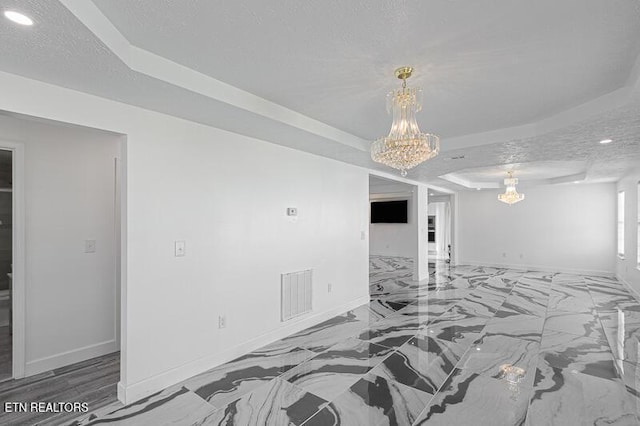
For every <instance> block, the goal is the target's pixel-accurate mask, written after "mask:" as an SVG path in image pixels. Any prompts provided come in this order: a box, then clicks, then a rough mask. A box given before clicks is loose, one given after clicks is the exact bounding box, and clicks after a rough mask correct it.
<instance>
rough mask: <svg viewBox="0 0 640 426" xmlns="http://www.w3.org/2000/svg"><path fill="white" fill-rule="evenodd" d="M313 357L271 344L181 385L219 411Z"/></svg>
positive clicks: (276, 343) (307, 352) (310, 354)
mask: <svg viewBox="0 0 640 426" xmlns="http://www.w3.org/2000/svg"><path fill="white" fill-rule="evenodd" d="M315 355H316V354H315V353H313V352H310V351H308V350H305V349H301V348H287V347H285V348H282V347H280V344H279V342H275V343H274V344H272V345H269V346H266V347H264V348H261V349H258V350H257V351H254V352H252V353H250V354H247V355H244V356H242V357H240V358H237V359H235V360H233V361H230V362H228V363H226V364H223V365H221V366H219V367H216V368H214V369H212V370H209V371H206V372H204V373H202V374H199V375H197V376H195V377H192V378H191V379H188V380H186V381H184V382H183V383H182V385H183V386H185V387H186V388H187V389H190V390H192V391H193V392H195V393H196V394H197V395H198V396H200V397H201V398H203V399H204V400H206V401H208V402H209V403H210V404H211V405H213V406H214V407H218V408H219V407H222V406H224V405H226V404H227V403H229V402H230V401H232V400H234V399H237V398H238V397H240V396H242V395H244V394H245V393H247V392H249V391H251V390H253V389H255V388H257V387H259V386H261V385H263V384H264V383H266V382H269V381H271V380H272V379H274V378H276V377H278V376H279V375H281V374H282V373H284V372H285V371H288V370H290V369H291V368H293V367H294V366H297V365H299V364H301V363H302V362H304V361H305V360H307V359H309V358H311V357H313V356H315Z"/></svg>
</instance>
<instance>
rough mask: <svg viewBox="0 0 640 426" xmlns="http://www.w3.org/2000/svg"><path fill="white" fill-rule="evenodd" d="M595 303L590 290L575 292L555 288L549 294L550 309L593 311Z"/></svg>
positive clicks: (548, 307)
mask: <svg viewBox="0 0 640 426" xmlns="http://www.w3.org/2000/svg"><path fill="white" fill-rule="evenodd" d="M593 308H594V304H593V299H591V295H590V294H589V293H588V292H584V293H573V292H567V291H558V290H553V293H552V294H550V295H549V303H548V305H547V310H548V311H567V312H591V311H593Z"/></svg>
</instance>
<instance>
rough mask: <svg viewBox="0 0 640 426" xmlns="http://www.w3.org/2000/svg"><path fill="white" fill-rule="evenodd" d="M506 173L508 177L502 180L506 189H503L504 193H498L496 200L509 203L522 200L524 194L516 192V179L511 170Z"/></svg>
mask: <svg viewBox="0 0 640 426" xmlns="http://www.w3.org/2000/svg"><path fill="white" fill-rule="evenodd" d="M507 174H508V175H509V177H508V178H506V179H505V180H504V184H505V186H506V187H507V189H506V190H505V191H504V194H498V200H500V201H502V202H503V203H507V204H509V205H511V204H515V203H517V202H518V201H522V200H524V194H518V191H516V185H517V184H518V179H516V178H514V177H513V171H508V172H507Z"/></svg>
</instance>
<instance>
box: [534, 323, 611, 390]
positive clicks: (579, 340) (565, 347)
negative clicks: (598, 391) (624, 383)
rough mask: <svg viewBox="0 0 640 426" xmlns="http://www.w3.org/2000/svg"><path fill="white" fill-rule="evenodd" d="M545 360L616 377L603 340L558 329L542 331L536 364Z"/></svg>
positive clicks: (607, 376)
mask: <svg viewBox="0 0 640 426" xmlns="http://www.w3.org/2000/svg"><path fill="white" fill-rule="evenodd" d="M546 364H548V365H550V366H552V367H554V368H563V369H569V370H570V371H572V372H576V373H583V374H587V375H592V376H595V377H601V378H604V379H614V378H618V377H619V376H618V373H617V371H616V367H615V364H614V357H613V353H612V352H611V349H610V348H609V345H608V344H607V343H606V342H602V341H600V340H594V339H590V338H588V337H583V336H576V335H573V334H568V333H562V332H559V331H552V330H545V331H544V332H543V334H542V341H541V343H540V355H539V359H538V368H540V367H541V366H543V365H546Z"/></svg>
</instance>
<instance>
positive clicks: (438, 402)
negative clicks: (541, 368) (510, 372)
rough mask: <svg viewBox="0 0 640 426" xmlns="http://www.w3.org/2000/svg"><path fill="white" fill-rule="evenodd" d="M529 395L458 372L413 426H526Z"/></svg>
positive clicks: (497, 381)
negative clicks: (524, 425)
mask: <svg viewBox="0 0 640 426" xmlns="http://www.w3.org/2000/svg"><path fill="white" fill-rule="evenodd" d="M530 393H531V392H530V389H525V388H521V387H518V386H513V385H510V384H509V383H507V382H506V381H504V380H498V379H494V378H491V377H485V376H481V375H479V374H476V373H473V372H470V371H465V370H455V371H454V373H452V375H451V376H450V377H449V378H448V379H447V381H446V382H445V384H444V385H443V386H442V388H441V389H440V391H439V392H438V393H437V394H436V395H435V396H434V397H433V398H432V399H431V401H430V402H429V404H428V405H427V407H426V408H425V409H424V411H423V412H422V413H421V414H420V416H419V417H418V419H417V420H416V422H415V423H414V425H415V426H419V425H420V426H422V425H429V426H434V425H446V426H451V425H487V426H489V425H490V426H503V425H504V426H514V425H523V424H524V421H525V418H526V413H527V408H528V402H529V394H530ZM541 424H544V423H541Z"/></svg>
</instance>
